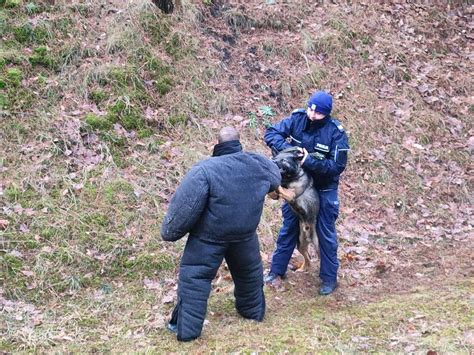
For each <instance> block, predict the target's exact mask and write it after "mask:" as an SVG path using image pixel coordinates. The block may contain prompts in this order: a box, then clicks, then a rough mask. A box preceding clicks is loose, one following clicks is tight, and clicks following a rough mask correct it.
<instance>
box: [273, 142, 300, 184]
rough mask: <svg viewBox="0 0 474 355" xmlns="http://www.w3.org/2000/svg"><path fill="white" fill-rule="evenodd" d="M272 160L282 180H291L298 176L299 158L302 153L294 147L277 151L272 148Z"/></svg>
mask: <svg viewBox="0 0 474 355" xmlns="http://www.w3.org/2000/svg"><path fill="white" fill-rule="evenodd" d="M272 155H273V158H272V161H273V162H274V163H275V164H276V165H277V166H278V169H280V174H281V178H282V180H283V181H287V182H288V181H292V180H294V179H295V178H297V177H298V175H299V173H300V171H301V159H303V153H301V152H300V151H299V150H298V149H297V148H296V147H294V148H288V149H285V150H282V151H281V152H278V151H277V150H275V149H272Z"/></svg>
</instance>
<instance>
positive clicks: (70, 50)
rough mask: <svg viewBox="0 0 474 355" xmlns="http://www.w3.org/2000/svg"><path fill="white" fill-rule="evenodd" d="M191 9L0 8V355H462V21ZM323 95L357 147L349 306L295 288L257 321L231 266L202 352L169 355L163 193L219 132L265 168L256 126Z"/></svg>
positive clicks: (274, 212) (467, 307) (454, 17)
mask: <svg viewBox="0 0 474 355" xmlns="http://www.w3.org/2000/svg"><path fill="white" fill-rule="evenodd" d="M181 3H182V6H181V7H180V8H177V9H176V10H175V12H174V13H173V14H171V15H165V14H163V13H161V12H160V10H159V9H158V8H157V7H156V6H154V5H153V4H152V2H151V1H147V0H131V1H121V0H108V1H106V0H100V1H66V0H62V1H61V0H57V1H46V0H45V1H24V0H0V37H1V39H2V41H1V44H0V137H1V140H0V153H1V154H0V172H1V178H0V203H1V207H2V209H1V210H0V213H1V214H2V215H1V216H0V233H1V234H0V242H1V248H0V265H1V269H0V280H1V286H0V305H1V306H2V307H1V312H0V319H1V320H2V321H1V322H0V324H1V325H0V335H1V337H0V349H1V350H4V351H18V350H29V351H31V350H33V351H34V350H40V351H51V350H59V351H61V350H63V351H84V350H86V351H107V350H112V351H123V350H129V351H132V350H151V351H156V350H162V351H196V352H197V351H205V350H209V349H210V350H215V351H223V352H224V351H225V352H230V351H238V350H248V351H284V350H293V351H301V352H303V351H306V352H308V351H315V350H319V351H366V350H368V349H373V350H375V351H387V350H389V351H396V352H413V351H418V352H421V351H424V350H434V351H439V352H452V351H455V352H456V351H457V352H463V351H465V352H469V350H471V351H472V348H473V346H474V340H473V339H474V338H473V333H472V328H473V326H474V325H473V324H472V318H473V317H472V309H473V307H472V295H473V275H474V274H473V271H474V270H473V266H472V259H473V257H474V255H473V250H474V248H473V247H474V241H473V238H472V233H473V232H472V228H473V225H472V221H473V211H472V184H473V180H472V174H473V165H472V150H473V148H474V138H473V136H474V128H473V119H472V117H473V113H474V99H473V92H472V88H473V87H474V83H473V81H474V80H473V76H472V73H473V69H474V66H473V59H474V58H473V54H472V53H473V51H472V49H473V46H472V41H473V38H474V34H473V21H472V20H473V19H472V17H473V11H474V7H473V6H472V5H469V4H468V3H469V2H467V1H448V2H437V3H438V4H437V5H429V6H428V5H422V4H421V5H420V4H412V3H410V2H402V1H390V2H388V1H384V2H371V1H357V2H350V1H347V2H341V3H332V2H331V3H328V2H324V1H319V2H312V4H308V3H311V2H308V1H303V0H295V1H291V2H287V1H278V0H277V1H270V0H267V1H256V0H251V1H237V0H228V1H224V0H222V1H219V0H211V1H207V0H202V1H200V0H182V1H181ZM316 89H324V90H328V91H330V92H331V93H332V94H333V95H334V97H335V112H334V115H335V117H337V118H339V119H340V120H341V122H342V123H343V125H344V127H345V129H346V130H347V132H348V135H349V137H350V144H351V148H352V151H351V155H350V163H349V166H348V168H347V170H346V172H345V173H344V175H343V181H342V186H341V205H342V208H341V215H340V219H339V221H338V229H339V235H340V259H341V265H342V267H341V274H340V277H341V287H340V289H339V290H338V291H337V293H336V295H334V296H333V297H330V298H328V299H320V298H318V297H315V294H316V279H315V277H314V273H315V272H316V271H315V270H314V268H316V266H313V270H312V272H311V273H309V274H296V273H290V275H289V279H288V281H287V282H285V283H284V284H282V285H281V288H279V289H276V290H273V289H271V290H268V291H267V299H268V304H269V310H268V317H267V321H266V322H264V323H263V324H260V325H255V324H253V323H249V322H244V321H242V320H240V319H239V318H238V317H237V316H236V314H235V312H234V311H233V303H232V302H233V298H232V283H231V282H230V281H229V275H228V273H227V271H226V269H225V267H223V268H222V269H221V272H220V274H219V277H218V278H217V279H216V280H215V283H214V291H215V292H214V294H213V296H212V297H211V301H210V308H209V317H208V323H207V325H206V328H205V331H204V336H203V339H202V340H200V341H198V342H196V343H193V344H187V345H186V346H185V347H184V348H183V347H179V345H178V344H177V343H176V342H174V340H172V337H171V336H170V335H169V334H167V333H166V332H165V331H164V330H163V324H164V322H165V319H166V318H167V317H168V314H169V312H170V310H171V306H172V302H173V299H174V297H175V290H176V283H175V281H174V280H175V278H176V274H177V271H178V270H177V266H178V264H179V257H180V255H181V251H182V248H183V245H184V241H179V242H178V243H176V244H169V243H164V242H161V241H160V238H159V226H160V223H161V219H162V217H163V214H164V212H165V211H166V206H167V203H168V201H169V198H170V196H171V194H172V193H173V191H174V189H175V187H176V185H177V184H178V183H179V181H180V179H181V178H182V176H183V174H184V173H185V172H186V171H187V169H188V168H189V167H190V166H191V165H192V164H194V163H195V162H196V161H198V160H199V159H201V158H203V157H206V156H208V155H209V153H210V151H211V149H212V146H213V144H214V142H215V135H216V133H217V131H218V129H219V127H222V126H224V125H234V126H237V127H238V128H239V129H240V130H241V134H242V137H243V143H244V146H245V149H247V150H254V151H259V152H262V153H264V154H267V155H269V151H268V149H267V148H266V147H265V145H264V143H263V141H262V136H263V132H264V129H265V126H266V125H267V124H268V123H270V122H275V121H277V120H279V119H281V118H283V117H285V116H286V115H288V114H289V113H290V112H291V111H292V110H293V109H294V108H297V107H303V105H304V104H305V102H306V100H307V98H308V96H309V95H310V94H311V93H312V92H313V91H315V90H316ZM279 207H280V202H275V201H268V203H267V206H266V207H265V211H264V216H263V218H262V222H261V224H260V227H259V235H260V240H261V244H262V256H263V258H264V260H265V262H266V265H268V264H267V263H268V260H269V258H270V256H271V252H272V250H273V247H274V240H275V239H276V236H277V233H278V229H279V227H280V223H281V216H280V212H279ZM299 259H300V256H299V255H298V254H297V253H295V255H294V260H293V262H294V263H298V261H299ZM314 264H317V263H314ZM308 309H310V310H312V311H311V312H306V310H308ZM448 313H450V314H451V316H450V317H447V316H446V314H448ZM374 315H375V318H377V319H374ZM308 320H309V321H308ZM252 334H253V335H255V334H259V335H258V336H255V337H251V336H250V335H252Z"/></svg>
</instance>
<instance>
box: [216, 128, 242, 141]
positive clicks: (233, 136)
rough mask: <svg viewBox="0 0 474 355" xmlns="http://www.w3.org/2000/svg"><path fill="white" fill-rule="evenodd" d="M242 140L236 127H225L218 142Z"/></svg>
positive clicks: (220, 132)
mask: <svg viewBox="0 0 474 355" xmlns="http://www.w3.org/2000/svg"><path fill="white" fill-rule="evenodd" d="M238 140H240V134H239V132H238V131H237V130H236V129H235V128H234V127H230V126H228V127H224V128H222V129H221V130H220V131H219V138H218V143H224V142H228V141H238Z"/></svg>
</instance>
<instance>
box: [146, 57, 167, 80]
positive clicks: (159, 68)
mask: <svg viewBox="0 0 474 355" xmlns="http://www.w3.org/2000/svg"><path fill="white" fill-rule="evenodd" d="M145 68H146V69H148V70H150V71H151V72H152V73H153V75H154V77H161V76H164V75H166V74H169V73H170V72H171V68H170V66H168V65H166V64H165V63H163V61H161V60H160V59H158V58H150V60H148V61H147V62H146V64H145Z"/></svg>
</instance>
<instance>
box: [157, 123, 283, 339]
mask: <svg viewBox="0 0 474 355" xmlns="http://www.w3.org/2000/svg"><path fill="white" fill-rule="evenodd" d="M280 179H281V177H280V172H279V170H278V168H277V166H276V164H274V163H273V162H272V161H270V160H269V159H267V158H265V157H264V156H262V155H259V154H255V153H248V152H243V151H242V146H241V145H240V141H239V133H238V132H237V131H236V130H235V129H234V128H232V127H225V128H223V129H221V131H220V132H219V140H218V144H216V145H215V146H214V151H213V154H212V157H211V158H209V159H206V160H203V161H201V162H199V163H197V164H196V165H194V166H193V167H192V168H191V170H190V171H189V172H188V173H187V174H186V176H185V177H184V179H183V181H182V182H181V184H180V185H179V186H178V188H177V190H176V192H175V194H174V196H173V198H172V199H171V202H170V204H169V207H168V212H167V213H166V216H165V217H164V220H163V224H162V226H161V236H162V238H163V239H164V240H166V241H176V240H178V239H180V238H181V237H183V236H184V235H185V234H186V233H189V236H188V240H187V242H186V247H185V249H184V253H183V257H182V259H181V265H180V271H179V283H178V301H177V305H176V307H175V309H174V311H173V314H172V316H171V320H170V322H169V323H168V329H169V330H171V331H173V332H176V333H177V338H178V340H180V341H189V340H193V339H196V338H197V337H199V336H200V335H201V331H202V326H203V322H204V318H205V316H206V311H207V300H208V297H209V293H210V291H211V281H212V280H213V279H214V277H215V276H216V273H217V270H218V269H219V266H220V265H221V263H222V260H223V259H224V258H225V260H226V262H227V265H228V266H229V270H230V272H231V274H232V279H233V280H234V284H235V290H234V296H235V307H236V309H237V312H238V313H239V314H240V315H241V316H242V317H244V318H248V319H254V320H256V321H262V320H263V316H264V314H265V297H264V294H263V267H262V260H261V257H260V250H259V249H260V248H259V243H258V238H257V234H256V229H257V226H258V223H259V221H260V217H261V214H262V209H263V203H264V201H265V196H266V195H267V193H269V192H271V191H274V190H276V189H277V187H278V186H279V185H280Z"/></svg>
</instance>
